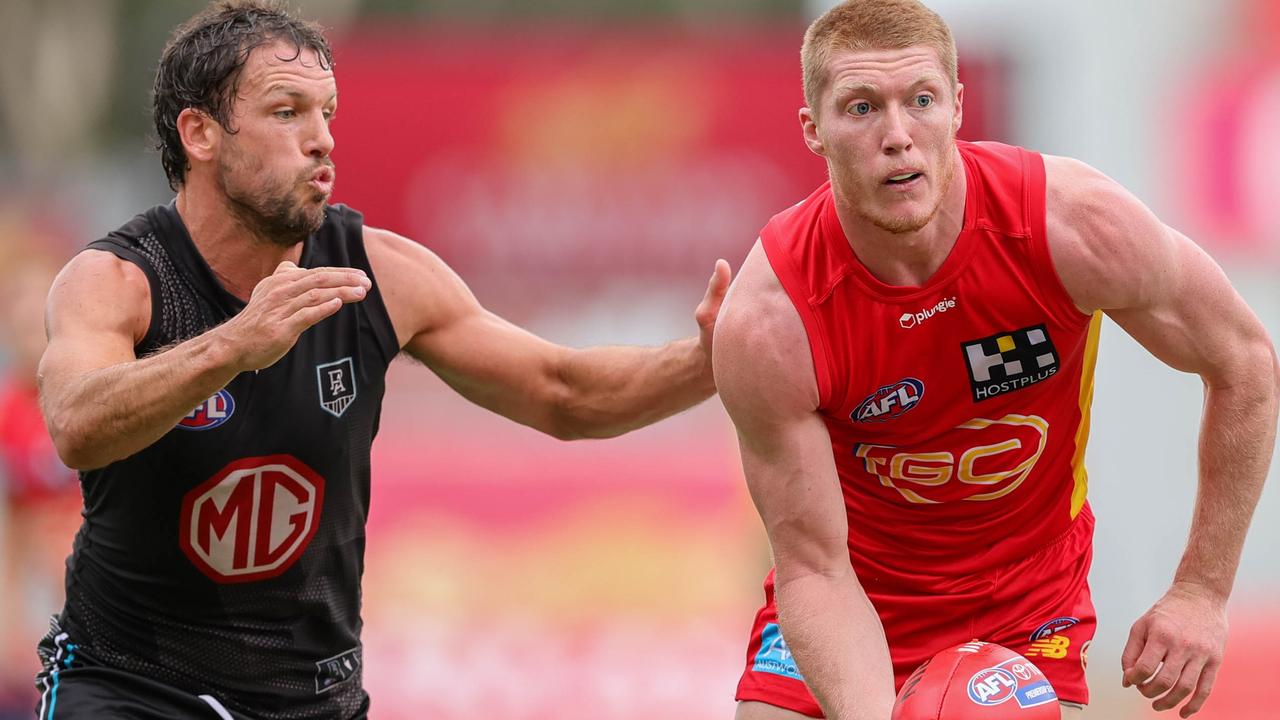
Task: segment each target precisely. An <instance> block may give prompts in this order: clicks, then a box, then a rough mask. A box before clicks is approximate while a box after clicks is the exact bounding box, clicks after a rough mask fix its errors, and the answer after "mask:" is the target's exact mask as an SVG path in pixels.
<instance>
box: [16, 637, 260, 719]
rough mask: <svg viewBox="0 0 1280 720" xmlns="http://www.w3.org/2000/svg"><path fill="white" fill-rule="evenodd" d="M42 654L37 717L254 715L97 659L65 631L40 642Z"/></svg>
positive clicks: (112, 717) (200, 717) (99, 717)
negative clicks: (87, 654)
mask: <svg viewBox="0 0 1280 720" xmlns="http://www.w3.org/2000/svg"><path fill="white" fill-rule="evenodd" d="M40 656H41V658H42V660H43V661H44V669H43V670H42V671H41V672H40V674H39V675H37V676H36V688H37V689H38V690H39V691H40V702H39V703H38V704H37V705H36V718H37V720H174V719H175V718H183V719H184V720H186V719H188V718H190V719H191V720H252V718H250V717H248V716H247V715H243V714H241V713H237V712H235V711H233V710H230V709H228V708H226V707H223V705H222V703H220V702H219V701H218V700H217V698H214V697H213V696H211V695H193V694H191V693H189V692H185V691H183V690H179V689H177V688H174V687H171V686H169V685H165V684H164V683H162V682H157V681H155V680H152V679H150V678H146V677H143V676H141V675H137V674H134V673H131V672H125V671H124V670H117V669H115V668H110V667H103V666H101V665H96V664H93V662H92V661H87V660H88V659H87V658H85V657H84V655H83V653H77V647H76V645H75V643H74V642H69V641H68V640H67V635H66V633H57V634H54V633H50V637H46V638H45V639H44V640H43V641H41V643H40Z"/></svg>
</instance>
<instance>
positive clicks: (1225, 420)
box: [1175, 346, 1280, 600]
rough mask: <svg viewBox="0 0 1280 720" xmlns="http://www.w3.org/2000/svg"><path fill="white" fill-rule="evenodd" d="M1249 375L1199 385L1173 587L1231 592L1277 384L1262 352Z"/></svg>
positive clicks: (1263, 469)
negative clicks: (1191, 502) (1188, 495)
mask: <svg viewBox="0 0 1280 720" xmlns="http://www.w3.org/2000/svg"><path fill="white" fill-rule="evenodd" d="M1259 356H1260V359H1261V358H1265V360H1264V361H1263V362H1260V363H1258V365H1257V366H1256V370H1255V371H1254V372H1252V373H1251V374H1250V375H1248V376H1245V377H1240V378H1236V379H1233V382H1231V383H1229V384H1225V383H1224V384H1222V385H1219V386H1217V387H1215V386H1214V385H1213V384H1212V383H1206V385H1205V404H1204V417H1203V420H1202V423H1201V430H1200V468H1199V476H1200V486H1199V491H1198V493H1197V494H1196V503H1195V510H1194V513H1193V515H1192V521H1191V531H1190V536H1189V538H1188V542H1187V549H1186V551H1185V552H1184V553H1183V556H1182V561H1181V563H1179V566H1178V571H1177V573H1176V575H1175V582H1187V583H1195V584H1197V585H1201V586H1203V587H1205V588H1207V589H1209V590H1211V591H1212V592H1214V593H1215V594H1217V595H1219V596H1220V597H1221V598H1222V599H1223V600H1225V599H1226V598H1227V596H1229V595H1230V593H1231V587H1232V585H1233V583H1234V581H1235V575H1236V569H1237V567H1238V566H1239V563H1240V553H1241V550H1242V549H1243V546H1244V539H1245V534H1246V532H1247V531H1248V529H1249V523H1250V521H1251V519H1252V517H1253V512H1254V509H1255V507H1256V506H1257V504H1258V498H1259V496H1260V495H1261V494H1262V486H1263V482H1264V481H1265V479H1266V475H1267V469H1268V467H1269V466H1270V464H1271V454H1272V449H1273V447H1274V443H1275V435H1276V411H1277V403H1278V402H1280V395H1278V393H1280V378H1278V377H1277V371H1276V366H1275V360H1274V356H1272V355H1271V353H1270V348H1269V346H1268V348H1267V351H1266V352H1265V353H1259Z"/></svg>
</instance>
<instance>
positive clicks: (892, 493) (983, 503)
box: [760, 142, 1101, 582]
mask: <svg viewBox="0 0 1280 720" xmlns="http://www.w3.org/2000/svg"><path fill="white" fill-rule="evenodd" d="M958 145H959V148H960V155H961V157H962V158H963V164H964V168H963V169H964V171H965V173H966V178H967V181H968V185H967V192H966V197H965V212H964V225H963V228H962V229H961V231H960V235H959V237H958V239H957V240H956V244H955V247H954V248H953V249H952V250H951V253H950V255H949V256H948V257H947V259H946V261H945V262H944V263H943V264H942V266H941V267H940V268H939V269H938V270H937V272H936V273H934V275H933V277H931V278H930V279H929V280H928V282H927V283H925V284H924V285H923V286H921V287H896V286H890V285H886V284H884V283H882V282H880V281H879V280H877V279H876V278H875V277H873V276H872V275H871V273H870V272H868V271H867V269H866V268H865V267H864V266H863V265H862V264H861V263H860V262H859V261H858V260H857V258H856V257H855V255H854V253H853V251H852V249H851V248H850V246H849V243H848V241H847V240H846V239H845V236H844V233H843V230H842V229H841V226H840V221H839V219H838V218H837V216H836V209H835V203H834V201H833V198H832V194H831V187H830V183H827V184H826V185H823V186H822V187H821V188H819V189H818V190H817V191H816V192H814V193H813V195H811V196H810V197H809V198H808V199H807V200H805V201H804V202H802V203H800V204H799V205H796V206H795V207H792V208H791V209H789V210H787V211H785V212H783V213H781V214H779V215H777V216H775V217H774V218H773V219H772V220H770V222H769V224H768V225H767V226H766V227H765V228H764V230H763V231H761V234H760V238H761V242H762V243H763V246H764V250H765V252H766V254H767V255H768V258H769V263H770V264H771V265H772V267H773V270H774V272H775V273H776V274H777V276H778V279H779V280H780V281H781V283H782V286H783V288H784V289H785V290H786V292H787V295H788V296H789V297H790V298H791V301H792V303H793V304H794V305H795V308H796V310H797V311H798V312H799V314H800V318H801V320H802V321H803V323H804V328H805V331H806V333H807V334H808V338H809V346H810V350H811V352H812V355H813V364H814V369H815V371H816V374H817V383H818V390H819V395H820V403H821V404H820V408H819V410H820V412H821V414H822V416H823V418H824V420H825V421H826V424H827V428H828V430H829V432H830V434H831V449H832V452H833V453H834V455H835V464H836V468H837V471H838V473H839V476H840V483H841V486H842V489H843V493H844V501H845V507H846V509H847V512H848V516H849V552H850V556H851V559H852V562H853V566H854V568H855V569H856V570H857V571H858V574H859V576H862V577H863V578H864V582H865V581H867V580H870V579H873V578H876V579H881V580H890V579H891V578H899V579H908V578H922V579H923V578H929V577H938V576H956V575H961V574H970V573H978V572H983V571H985V570H988V569H991V568H994V567H997V566H1000V565H1005V564H1007V563H1010V562H1013V561H1016V560H1018V559H1020V558H1024V557H1026V556H1028V555H1031V554H1032V553H1034V552H1035V551H1036V550H1038V549H1040V548H1042V547H1044V546H1046V545H1048V544H1050V543H1051V542H1052V541H1053V540H1054V539H1055V538H1058V537H1059V536H1061V535H1062V534H1063V533H1064V532H1065V531H1066V530H1067V529H1068V527H1069V526H1070V525H1071V524H1072V522H1073V521H1074V520H1075V518H1076V517H1077V516H1079V515H1080V514H1081V512H1082V511H1084V512H1087V510H1086V499H1085V495H1086V489H1087V485H1088V478H1087V475H1086V473H1085V468H1084V452H1085V442H1086V440H1087V439H1088V435H1089V405H1090V402H1091V401H1092V397H1093V367H1094V359H1095V355H1096V350H1097V341H1098V329H1099V326H1100V322H1101V315H1100V314H1095V315H1094V316H1093V317H1092V318H1091V317H1090V316H1089V315H1086V314H1083V313H1081V312H1080V311H1079V310H1078V309H1077V308H1076V307H1075V305H1074V304H1073V303H1072V301H1071V299H1070V298H1069V296H1068V295H1067V291H1066V289H1065V288H1064V287H1063V286H1062V283H1061V281H1060V280H1059V279H1058V276H1057V274H1056V272H1055V270H1054V268H1053V264H1052V261H1051V259H1050V257H1049V250H1048V246H1047V245H1046V243H1045V232H1044V216H1045V180H1044V177H1045V175H1044V163H1043V160H1042V158H1041V157H1040V156H1039V155H1038V154H1036V153H1032V152H1029V151H1026V150H1023V149H1020V148H1015V147H1010V146H1007V145H1000V144H996V143H964V142H960V143H958Z"/></svg>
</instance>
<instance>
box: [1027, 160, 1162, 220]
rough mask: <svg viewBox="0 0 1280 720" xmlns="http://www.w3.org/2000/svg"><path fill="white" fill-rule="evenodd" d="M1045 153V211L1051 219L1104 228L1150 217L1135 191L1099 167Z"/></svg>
mask: <svg viewBox="0 0 1280 720" xmlns="http://www.w3.org/2000/svg"><path fill="white" fill-rule="evenodd" d="M1043 157H1044V168H1045V211H1046V213H1047V215H1048V219H1049V220H1050V221H1056V222H1068V223H1072V224H1075V225H1077V226H1084V227H1091V228H1096V229H1105V228H1106V227H1116V224H1117V223H1120V225H1121V227H1124V226H1128V225H1130V224H1133V223H1140V222H1142V221H1144V220H1150V219H1151V216H1150V212H1149V211H1148V210H1147V208H1146V206H1145V205H1143V204H1142V202H1141V201H1140V200H1138V198H1137V197H1135V196H1134V195H1133V193H1131V192H1129V190H1128V189H1126V188H1125V187H1124V186H1123V185H1121V184H1120V183H1119V182H1116V181H1115V180H1113V179H1111V178H1110V177H1108V176H1107V175H1106V174H1105V173H1103V172H1102V171H1100V170H1098V169H1097V168H1094V167H1093V166H1091V165H1089V164H1088V163H1086V162H1083V161H1081V160H1077V159H1075V158H1070V157H1063V156H1058V155H1044V156H1043ZM1117 229H1119V228H1117Z"/></svg>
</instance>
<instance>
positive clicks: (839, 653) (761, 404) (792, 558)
mask: <svg viewBox="0 0 1280 720" xmlns="http://www.w3.org/2000/svg"><path fill="white" fill-rule="evenodd" d="M808 348H809V344H808V341H807V339H806V336H805V331H804V327H803V325H802V323H801V321H800V317H799V315H798V314H797V313H796V311H795V309H794V308H793V307H792V306H791V304H790V301H789V300H788V299H787V297H786V295H785V293H784V292H783V290H782V287H781V286H780V285H779V284H778V280H777V278H776V276H775V275H774V274H773V271H772V269H771V268H770V267H769V265H768V262H767V260H766V259H765V257H764V252H763V250H762V249H761V247H760V245H759V243H757V244H756V247H755V248H754V249H753V250H752V251H751V254H750V255H749V256H748V258H747V261H746V263H744V265H743V268H742V271H741V273H740V274H739V276H738V280H737V282H736V284H735V285H734V287H733V290H732V291H731V292H730V293H729V296H728V298H727V299H726V301H725V307H724V311H723V312H722V313H721V316H720V320H719V322H718V323H717V326H716V335H715V372H716V385H717V387H718V388H719V390H720V398H721V400H722V401H723V402H724V405H725V408H726V409H727V410H728V411H729V415H730V417H731V418H733V422H734V425H735V426H736V427H737V430H738V445H739V449H740V450H741V453H742V468H743V472H744V473H745V474H746V478H747V485H748V486H749V488H750V490H751V497H752V500H753V501H754V502H755V504H756V508H757V509H758V510H759V512H760V517H761V518H762V519H763V521H764V526H765V530H766V531H767V532H768V535H769V543H770V546H771V547H772V549H773V556H774V564H775V566H776V570H777V575H776V581H775V598H776V600H777V604H778V619H779V625H780V626H781V628H782V635H783V637H784V638H785V639H786V641H787V645H788V647H789V648H790V650H791V653H792V656H793V657H794V658H795V661H796V665H797V667H798V668H799V670H800V672H801V674H803V675H804V677H805V681H806V682H807V683H808V685H809V687H810V689H811V690H812V691H813V694H814V696H815V697H816V698H817V700H818V703H819V704H820V705H821V706H822V709H823V712H824V713H825V714H826V716H827V717H828V718H831V719H832V720H888V718H889V714H890V712H891V710H892V707H893V700H894V691H893V668H892V664H891V662H890V659H889V648H888V644H887V643H886V641H885V636H884V629H883V628H882V627H881V624H880V618H879V616H877V615H876V611H875V608H874V607H872V605H871V602H870V600H868V599H867V595H866V593H865V592H864V591H863V589H862V586H861V585H860V584H859V582H858V578H857V576H856V575H855V574H854V571H853V567H852V566H851V565H850V562H849V545H848V543H849V527H848V518H847V516H846V514H845V506H844V497H843V494H842V493H841V490H840V482H839V479H838V476H837V474H836V467H835V458H834V456H833V455H832V452H831V438H830V436H829V434H828V433H827V428H826V425H825V423H824V422H823V421H822V418H821V417H820V416H819V415H818V413H817V406H818V388H817V381H816V379H815V377H814V370H813V360H812V358H811V356H810V355H809V349H808Z"/></svg>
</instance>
